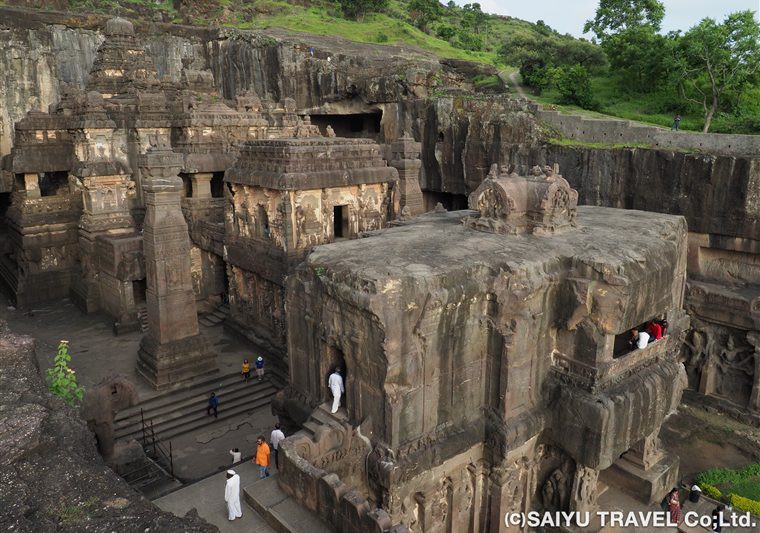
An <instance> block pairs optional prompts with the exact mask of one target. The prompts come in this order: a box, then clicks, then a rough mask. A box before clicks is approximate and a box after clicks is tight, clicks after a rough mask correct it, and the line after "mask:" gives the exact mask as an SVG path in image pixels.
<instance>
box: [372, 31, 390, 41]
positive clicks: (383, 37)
mask: <svg viewBox="0 0 760 533" xmlns="http://www.w3.org/2000/svg"><path fill="white" fill-rule="evenodd" d="M375 42H376V43H387V42H388V35H386V34H385V33H383V32H380V33H378V34H377V35H375Z"/></svg>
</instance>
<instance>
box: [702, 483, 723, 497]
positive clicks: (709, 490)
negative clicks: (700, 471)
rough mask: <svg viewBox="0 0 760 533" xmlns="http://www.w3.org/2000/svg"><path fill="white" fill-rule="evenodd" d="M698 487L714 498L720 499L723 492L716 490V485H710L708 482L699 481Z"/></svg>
mask: <svg viewBox="0 0 760 533" xmlns="http://www.w3.org/2000/svg"><path fill="white" fill-rule="evenodd" d="M699 488H700V489H702V492H704V493H705V496H709V497H710V498H712V499H714V500H720V499H721V498H722V497H723V494H722V493H721V492H720V490H718V487H715V486H713V485H710V484H709V483H700V484H699Z"/></svg>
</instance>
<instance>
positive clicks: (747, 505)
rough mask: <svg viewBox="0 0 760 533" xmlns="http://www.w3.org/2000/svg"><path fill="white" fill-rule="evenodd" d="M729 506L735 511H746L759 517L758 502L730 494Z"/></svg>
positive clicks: (759, 505)
mask: <svg viewBox="0 0 760 533" xmlns="http://www.w3.org/2000/svg"><path fill="white" fill-rule="evenodd" d="M729 504H730V505H731V507H735V508H736V509H740V510H742V511H747V512H748V513H752V514H753V515H757V516H760V502H758V501H755V500H750V499H749V498H744V497H743V496H739V495H737V494H731V498H730V500H729Z"/></svg>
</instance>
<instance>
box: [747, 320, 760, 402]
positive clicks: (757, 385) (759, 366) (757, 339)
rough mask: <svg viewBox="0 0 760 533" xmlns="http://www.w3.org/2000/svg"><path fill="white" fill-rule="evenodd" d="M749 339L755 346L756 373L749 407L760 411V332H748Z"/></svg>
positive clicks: (753, 378)
mask: <svg viewBox="0 0 760 533" xmlns="http://www.w3.org/2000/svg"><path fill="white" fill-rule="evenodd" d="M747 341H749V342H750V343H751V344H752V346H754V347H755V374H754V375H753V376H752V380H753V381H752V393H751V394H750V396H749V405H748V406H747V407H749V409H750V411H757V412H760V332H757V331H750V332H749V333H747Z"/></svg>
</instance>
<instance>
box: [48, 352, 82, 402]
mask: <svg viewBox="0 0 760 533" xmlns="http://www.w3.org/2000/svg"><path fill="white" fill-rule="evenodd" d="M70 362H71V355H69V341H61V342H60V344H58V353H57V354H56V356H55V363H54V366H53V368H49V369H48V371H47V377H48V389H49V390H50V392H52V393H53V394H55V395H56V396H58V397H60V398H62V399H63V401H64V402H66V403H67V404H69V405H72V406H73V405H76V404H78V403H79V402H81V401H82V398H83V397H84V388H83V387H80V386H79V384H77V376H76V373H75V372H74V370H72V369H71V368H69V363H70Z"/></svg>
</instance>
